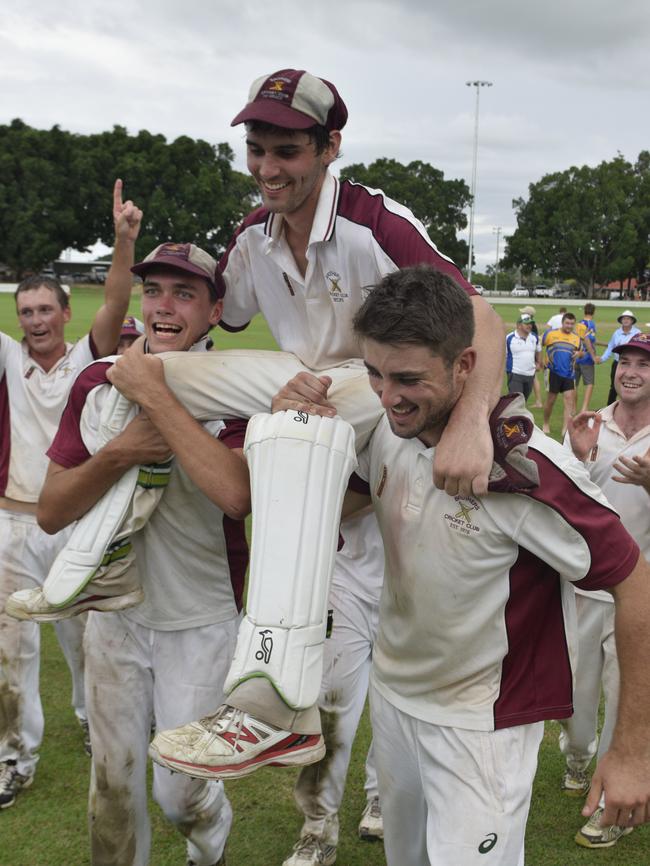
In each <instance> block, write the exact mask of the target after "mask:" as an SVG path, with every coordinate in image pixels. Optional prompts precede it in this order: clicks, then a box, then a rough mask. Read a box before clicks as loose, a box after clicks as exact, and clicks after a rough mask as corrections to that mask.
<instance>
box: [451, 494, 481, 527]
mask: <svg viewBox="0 0 650 866" xmlns="http://www.w3.org/2000/svg"><path fill="white" fill-rule="evenodd" d="M453 502H454V504H455V508H452V509H450V510H449V511H447V512H445V514H444V519H445V520H446V521H447V525H448V526H449V528H450V529H453V531H454V532H458V533H459V534H460V535H466V536H469V535H472V533H476V532H480V531H481V527H480V526H477V525H476V523H475V522H474V521H475V517H476V514H475V512H477V511H480V510H481V506H480V505H479V503H478V501H477V500H476V499H474V498H473V497H472V496H454V498H453Z"/></svg>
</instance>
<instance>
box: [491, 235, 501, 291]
mask: <svg viewBox="0 0 650 866" xmlns="http://www.w3.org/2000/svg"><path fill="white" fill-rule="evenodd" d="M501 228H502V226H494V228H493V229H492V234H493V235H496V236H497V261H496V264H495V266H494V291H495V292H496V291H498V289H499V238H500V237H501Z"/></svg>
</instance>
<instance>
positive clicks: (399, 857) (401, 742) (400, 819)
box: [370, 682, 544, 866]
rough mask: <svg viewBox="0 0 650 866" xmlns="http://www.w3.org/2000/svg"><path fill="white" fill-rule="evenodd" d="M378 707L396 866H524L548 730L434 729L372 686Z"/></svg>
mask: <svg viewBox="0 0 650 866" xmlns="http://www.w3.org/2000/svg"><path fill="white" fill-rule="evenodd" d="M370 704H371V711H372V725H373V734H374V747H375V762H376V767H377V778H378V781H379V796H380V797H381V802H382V814H383V817H384V848H385V851H386V863H387V864H388V866H523V863H524V835H525V831H526V819H527V817H528V809H529V806H530V796H531V791H532V786H533V779H534V777H535V770H536V768H537V753H538V750H539V744H540V741H541V739H542V735H543V733H544V723H543V722H535V723H534V724H531V725H519V726H517V727H514V728H505V729H503V730H499V731H469V730H463V729H460V728H447V727H442V726H438V725H432V724H430V723H428V722H422V721H420V720H419V719H416V718H414V717H413V716H409V715H407V714H406V713H403V712H401V711H400V710H398V709H396V707H394V706H393V705H392V704H390V703H389V702H388V701H387V700H386V699H385V698H384V697H382V695H381V694H380V693H379V692H378V690H377V688H376V687H375V686H374V685H373V684H372V682H371V686H370Z"/></svg>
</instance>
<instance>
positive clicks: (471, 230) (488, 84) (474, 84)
mask: <svg viewBox="0 0 650 866" xmlns="http://www.w3.org/2000/svg"><path fill="white" fill-rule="evenodd" d="M465 85H466V86H467V87H475V88H476V111H475V113H474V157H473V160H472V188H471V190H470V192H471V195H472V203H471V205H470V208H469V262H468V264H467V280H468V282H470V283H471V282H472V257H473V255H474V210H475V208H476V166H477V162H478V99H479V93H480V92H481V87H492V82H491V81H466V82H465Z"/></svg>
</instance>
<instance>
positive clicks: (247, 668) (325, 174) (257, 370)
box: [111, 70, 503, 777]
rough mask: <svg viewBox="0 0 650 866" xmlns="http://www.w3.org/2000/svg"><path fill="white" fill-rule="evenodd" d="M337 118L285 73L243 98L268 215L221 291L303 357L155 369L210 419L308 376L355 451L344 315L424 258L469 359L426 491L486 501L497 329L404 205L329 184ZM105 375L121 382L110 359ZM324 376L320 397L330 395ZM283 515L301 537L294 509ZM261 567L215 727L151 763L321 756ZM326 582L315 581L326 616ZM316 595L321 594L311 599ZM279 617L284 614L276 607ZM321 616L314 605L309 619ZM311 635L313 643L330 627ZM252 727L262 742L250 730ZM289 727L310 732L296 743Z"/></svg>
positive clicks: (353, 371) (232, 264) (354, 391)
mask: <svg viewBox="0 0 650 866" xmlns="http://www.w3.org/2000/svg"><path fill="white" fill-rule="evenodd" d="M346 120H347V110H346V108H345V105H344V104H343V101H342V100H341V98H340V96H339V94H338V92H337V90H336V88H335V87H334V86H333V85H332V84H330V83H329V82H326V81H324V80H322V79H319V78H316V77H314V76H312V75H310V74H309V73H307V72H304V71H302V70H298V71H296V70H281V71H280V72H278V73H274V74H273V75H270V76H263V77H262V78H260V79H258V80H257V81H256V82H254V84H253V86H252V88H251V91H250V94H249V101H248V104H247V105H246V107H245V108H244V110H243V111H242V112H240V114H239V115H238V116H237V117H236V118H235V120H234V121H233V122H234V123H246V132H247V149H248V166H249V170H250V171H251V173H252V174H253V176H254V177H255V178H256V180H257V182H258V185H259V188H260V192H261V194H262V198H263V203H264V206H263V207H262V208H260V209H258V210H257V211H255V212H254V213H252V214H251V215H250V216H249V217H248V218H247V219H246V220H245V221H244V223H243V224H242V226H241V227H240V229H239V230H238V232H237V234H236V236H235V238H234V239H233V242H232V243H231V245H230V248H229V250H228V251H227V253H226V255H225V257H224V260H223V262H222V265H223V267H224V277H225V280H226V283H227V285H228V292H227V294H226V298H225V306H224V315H223V325H224V327H226V328H229V329H230V330H239V329H241V328H244V327H245V326H246V325H247V324H248V322H249V321H250V319H251V318H252V316H253V315H254V314H255V313H256V312H258V311H260V312H262V313H263V315H264V316H265V318H266V319H267V321H268V323H269V326H270V328H271V331H272V332H273V334H274V336H275V338H276V340H277V342H278V344H279V346H280V348H281V349H283V350H285V353H286V352H293V353H295V355H297V356H298V360H297V359H296V357H295V356H290V355H287V354H283V353H263V354H262V355H261V356H259V357H258V358H257V359H256V358H253V357H251V359H249V360H247V359H246V358H245V357H243V353H241V352H239V353H237V363H236V364H235V363H234V360H233V363H232V365H231V366H232V375H231V373H230V372H229V373H227V374H226V373H225V370H224V365H227V364H228V361H227V357H228V355H229V353H218V352H215V353H210V354H209V355H208V356H207V357H205V358H203V359H201V362H200V363H191V364H190V363H189V361H190V359H189V358H185V359H183V358H181V359H179V358H170V359H167V360H165V377H166V380H167V382H168V384H169V386H170V387H171V388H172V389H173V390H174V392H175V393H176V394H177V396H178V397H179V399H181V400H182V401H183V402H184V403H185V404H186V405H187V406H188V408H190V409H191V411H192V412H193V414H195V415H197V416H200V417H202V418H214V417H223V416H224V414H225V416H226V417H229V416H232V415H235V416H238V415H239V416H241V415H249V414H252V413H254V412H263V411H268V410H269V408H270V406H271V400H272V397H273V395H274V394H275V393H276V392H277V391H278V389H280V388H281V387H282V385H283V384H284V383H286V381H287V379H289V378H290V377H291V376H292V375H295V373H296V372H298V371H302V372H300V373H299V375H298V377H297V378H296V379H294V381H295V382H296V383H297V384H296V386H295V389H294V392H293V393H294V395H295V397H296V398H297V399H300V400H305V399H306V400H308V401H309V402H310V403H311V404H312V405H316V406H317V407H318V408H319V411H320V412H321V413H322V414H323V415H324V416H326V417H328V416H333V415H334V414H335V413H336V411H337V410H338V411H339V412H340V414H341V415H342V416H343V417H344V418H348V419H350V420H351V421H352V422H353V423H354V424H355V425H356V431H357V438H358V440H359V441H362V440H363V438H364V437H367V434H368V432H369V430H370V429H371V428H372V427H373V426H374V424H375V423H376V420H377V417H378V415H379V414H380V410H379V407H378V406H377V403H376V400H375V398H374V396H373V395H372V393H371V391H370V389H369V388H368V385H367V382H366V381H365V375H364V374H363V373H362V367H360V365H359V364H358V362H356V363H355V362H350V361H349V359H350V358H353V359H354V358H358V356H359V347H358V342H357V340H356V338H355V337H354V335H353V333H352V330H351V320H352V317H353V315H354V313H355V311H356V310H357V309H358V308H359V306H360V305H361V303H362V301H363V297H364V294H365V292H366V291H367V289H368V287H370V286H372V285H374V284H376V282H377V281H378V280H379V279H380V278H381V276H382V275H383V274H385V273H389V272H392V271H394V270H396V269H397V268H398V267H400V266H402V265H406V264H415V263H419V262H427V263H429V264H430V265H431V266H433V267H434V268H437V269H439V270H441V271H443V272H445V273H449V274H451V275H452V276H453V277H454V278H455V279H456V280H457V281H458V282H459V283H460V284H461V285H463V287H464V289H465V291H467V293H468V294H472V295H473V297H472V305H473V307H474V309H475V312H476V320H477V341H476V343H477V347H478V356H479V362H478V364H477V367H476V369H475V370H474V371H473V372H472V374H471V376H470V377H469V380H468V385H467V388H466V390H465V393H464V395H463V397H462V399H461V400H460V401H459V402H458V405H457V406H456V407H455V410H454V413H453V415H452V417H451V419H450V422H449V433H448V434H446V435H445V436H444V437H443V440H442V442H441V445H440V448H439V449H438V455H437V458H436V464H435V467H434V469H433V471H434V473H435V479H436V482H437V483H438V484H440V485H441V486H444V487H445V488H446V489H447V490H448V491H449V492H452V493H456V492H458V491H459V490H460V491H461V492H463V493H465V494H468V495H469V494H470V493H471V492H472V490H474V492H482V491H484V489H485V486H486V483H487V474H488V471H489V467H490V465H491V451H492V442H491V439H490V437H489V434H488V428H487V418H488V414H489V409H490V405H491V403H492V402H494V401H495V400H496V398H497V395H498V393H499V390H500V383H501V376H502V357H503V340H502V338H501V336H500V334H501V330H500V329H501V325H500V321H499V319H498V317H497V316H496V314H495V313H494V312H493V311H492V309H491V308H490V306H489V305H488V304H487V303H486V302H485V301H484V300H483V299H482V298H480V297H478V296H475V295H474V294H473V290H472V288H471V286H469V284H468V283H467V282H466V281H465V280H464V278H463V277H462V275H461V274H460V272H459V271H458V270H457V268H456V267H455V265H454V264H453V263H452V262H451V261H450V260H449V259H447V258H446V257H444V256H443V255H441V254H440V253H439V252H438V251H437V250H436V248H435V246H434V245H433V244H432V243H431V241H430V239H429V237H428V235H427V233H426V231H425V229H424V228H423V226H422V225H421V224H420V223H419V222H418V221H417V220H416V219H415V218H414V217H413V215H412V214H411V213H410V211H408V210H407V209H406V208H404V207H403V206H401V205H399V204H397V203H396V202H393V201H391V200H390V199H387V198H386V197H385V196H384V195H383V194H382V193H381V192H380V191H378V190H369V189H367V188H366V187H363V186H361V185H358V184H352V183H349V182H344V183H339V181H338V180H337V179H336V178H335V177H334V176H333V175H332V174H331V172H330V170H329V167H330V165H331V164H332V163H333V162H334V160H335V159H336V157H337V156H338V152H339V148H340V142H341V133H340V130H341V128H342V127H343V126H344V125H345V122H346ZM230 358H231V360H232V359H233V356H232V354H230ZM259 358H261V361H260V360H259ZM225 369H227V370H230V367H229V366H226V368H225ZM111 376H112V377H113V381H114V383H115V384H116V386H117V387H118V388H120V387H121V384H120V380H119V365H117V367H116V368H115V370H114V372H113V373H112V374H111ZM332 380H334V384H333V385H332V391H331V402H330V401H328V400H327V399H326V397H325V393H326V391H327V388H328V386H329V384H330V382H331V381H332ZM334 407H336V408H334ZM293 507H294V509H295V508H298V506H297V505H294V506H293ZM288 519H289V518H288V517H287V520H288ZM292 520H294V524H293V525H295V527H296V530H295V531H296V533H298V534H299V532H300V526H302V524H303V515H302V513H300V512H298V513H297V514H296V515H295V517H292ZM264 558H265V551H264V549H262V550H261V551H260V566H259V567H258V566H256V562H255V560H254V561H253V563H252V566H251V577H250V587H251V591H250V592H249V604H248V608H249V610H248V613H249V616H248V617H247V618H246V619H245V620H244V623H243V626H242V629H241V631H240V642H239V644H238V647H239V649H238V652H237V656H236V660H235V661H236V663H235V664H234V666H233V668H232V669H231V674H230V675H229V679H228V685H227V688H228V691H229V692H230V694H229V698H228V705H227V706H225V707H223V708H221V709H220V710H219V712H217V713H215V715H214V716H213V717H211V718H210V719H207V720H204V721H202V722H197V723H195V724H194V725H192V726H184V727H183V728H181V729H179V730H178V731H177V732H174V731H172V732H169V733H168V734H167V733H166V734H165V735H163V736H159V737H157V738H156V740H155V742H154V747H153V754H154V755H155V757H156V760H160V762H161V763H163V764H164V765H167V766H169V765H170V763H173V766H174V768H175V769H179V770H181V771H183V772H188V773H189V774H190V775H191V774H192V773H196V772H197V766H196V764H197V763H199V764H200V765H201V767H200V768H199V769H200V771H201V773H202V774H204V775H206V776H210V777H219V776H220V775H223V776H228V777H232V776H237V775H242V774H244V773H248V772H251V771H252V770H254V769H255V768H256V767H258V766H262V765H264V764H265V763H274V764H282V763H285V758H286V762H287V763H289V762H291V763H299V762H300V761H301V760H302V762H303V763H310V762H311V761H313V760H315V759H316V758H317V757H321V756H322V754H323V740H322V737H321V735H320V723H319V719H318V715H317V714H315V715H314V713H313V712H312V709H311V708H312V705H313V704H314V702H315V700H316V697H317V694H318V681H317V680H316V679H315V678H314V677H313V676H312V677H310V678H309V685H310V688H309V690H308V692H307V693H306V694H303V695H301V697H300V699H299V700H298V701H297V702H296V701H295V700H294V701H293V702H291V701H287V700H285V699H284V698H286V697H287V694H286V690H285V688H284V686H283V683H282V682H281V679H282V676H284V673H283V672H280V673H277V672H276V674H277V676H276V674H271V673H270V668H269V665H268V663H267V661H266V659H267V656H268V643H269V637H268V634H265V633H266V632H267V631H268V628H267V626H268V623H266V624H265V623H260V622H257V621H256V620H255V619H254V618H253V617H252V616H251V615H250V612H251V609H252V607H254V605H252V603H251V599H252V598H253V599H254V598H257V594H256V592H257V591H255V592H253V588H254V587H257V585H258V582H260V583H261V584H263V583H264V579H265V578H264ZM267 558H268V557H267ZM280 570H281V569H280ZM281 571H282V570H281ZM288 571H289V569H285V570H284V572H283V576H282V577H281V578H278V580H279V583H278V585H277V586H274V590H275V591H276V593H278V595H279V593H280V592H281V591H282V592H289V593H292V592H293V590H292V586H293V584H292V583H291V581H290V580H289V577H288ZM310 578H312V579H313V575H308V574H305V573H301V575H300V579H301V580H302V581H303V582H304V581H306V580H307V581H309V580H310ZM266 579H268V575H267V578H266ZM297 579H298V578H297ZM327 584H328V580H327V579H325V578H324V579H323V590H324V600H323V601H322V607H323V611H322V614H323V616H324V615H325V609H326V599H327V591H326V590H327ZM298 597H299V598H302V594H299V595H298ZM315 597H316V596H315ZM317 597H318V598H321V594H320V591H319V594H318V595H317ZM290 606H291V605H290ZM277 610H278V611H282V610H283V608H282V604H281V603H280V601H279V600H278V604H277ZM320 617H321V612H320V610H319V613H318V617H317V618H318V620H319V621H320ZM273 624H274V625H273V629H272V631H273V634H274V635H275V637H276V645H277V643H278V642H280V641H284V640H285V639H286V640H289V637H290V635H292V634H293V633H294V632H296V631H298V630H297V629H296V628H295V627H294V623H293V621H292V620H291V618H287V617H285V616H279V622H276V619H275V618H273ZM315 631H316V632H317V633H318V634H319V635H320V640H321V641H322V635H323V634H324V627H323V629H322V631H321V630H320V626H319V627H318V628H317V629H315ZM263 645H264V646H263ZM249 650H250V652H249ZM278 677H279V679H278ZM281 696H283V697H281ZM259 716H262V718H263V720H264V723H263V724H257V722H261V721H262V720H261V719H259V718H258V717H259ZM256 720H257V721H256ZM254 730H258V731H263V733H262V734H261V735H256V734H255V733H253V731H254ZM242 731H245V736H243V737H242V736H240V735H241V732H242ZM290 733H299V734H301V735H304V738H305V739H304V740H303V742H302V746H300V745H298V744H296V738H295V737H289V736H288V734H290ZM233 737H236V738H237V747H236V748H235V746H234V745H233V742H232V741H233ZM287 742H290V743H291V744H292V745H291V749H292V752H291V755H288V754H287V755H285V754H283V747H279V745H278V744H282V743H287ZM278 748H280V753H278ZM301 753H302V754H301ZM168 758H169V759H171V762H167V759H168ZM166 762H167V763H166Z"/></svg>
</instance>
